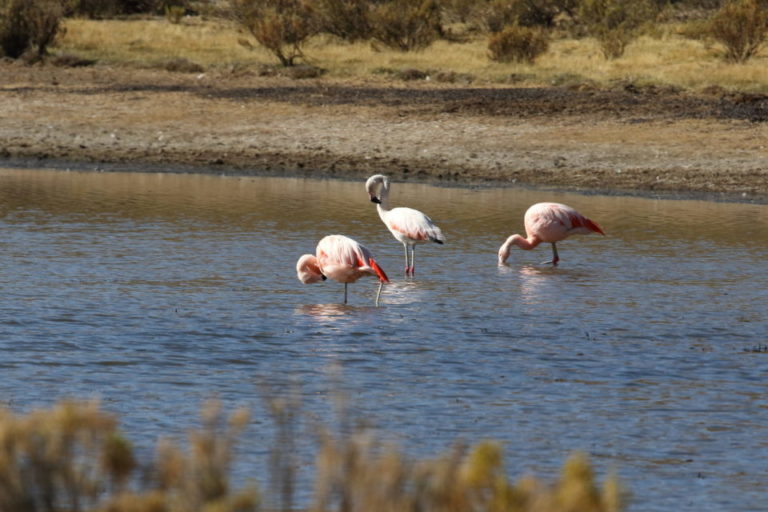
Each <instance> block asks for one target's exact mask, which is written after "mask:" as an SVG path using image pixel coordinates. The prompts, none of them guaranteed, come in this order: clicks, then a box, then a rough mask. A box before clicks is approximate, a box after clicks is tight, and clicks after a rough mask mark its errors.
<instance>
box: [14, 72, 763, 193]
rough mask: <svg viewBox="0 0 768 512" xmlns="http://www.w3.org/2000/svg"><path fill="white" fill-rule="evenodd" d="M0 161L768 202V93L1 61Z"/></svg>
mask: <svg viewBox="0 0 768 512" xmlns="http://www.w3.org/2000/svg"><path fill="white" fill-rule="evenodd" d="M0 76H3V77H4V79H3V80H2V82H0V166H3V167H21V168H31V167H42V168H67V167H76V168H79V169H84V170H88V169H101V170H109V171H118V170H125V171H148V172H185V173H187V172H197V173H208V174H231V175H240V176H244V175H247V176H301V177H314V178H339V179H365V178H366V177H367V176H369V175H371V174H374V173H382V174H388V175H390V176H391V177H392V178H393V179H395V180H398V181H418V182H425V183H432V184H443V185H456V186H522V187H531V188H537V189H552V190H564V191H574V192H578V193H586V194H591V193H600V194H609V195H627V196H639V197H660V198H677V199H706V200H715V201H730V202H747V203H760V204H766V203H768V142H766V141H768V122H765V121H764V119H763V116H765V117H766V118H768V98H765V97H761V96H750V97H746V98H745V97H741V96H738V95H735V96H734V95H725V94H721V93H718V94H716V95H709V96H706V95H693V94H683V93H680V92H678V91H665V90H658V89H653V88H652V89H648V90H644V91H637V90H633V89H628V88H626V87H621V88H618V89H616V90H592V89H581V88H554V87H552V88H524V89H523V88H513V87H491V86H486V87H467V86H461V87H457V86H455V85H452V84H434V83H427V82H418V83H411V82H408V83H392V82H375V81H374V82H370V83H362V84H361V83H344V82H333V81H328V80H323V79H312V80H300V81H297V80H291V79H286V78H275V77H258V76H244V77H242V76H241V77H233V76H230V75H221V76H219V75H207V74H200V75H189V74H180V73H169V72H166V71H161V70H141V69H139V70H135V69H134V70H132V69H126V68H112V67H98V66H97V67H90V68H57V67H54V66H50V65H47V66H21V65H18V64H14V63H7V62H0Z"/></svg>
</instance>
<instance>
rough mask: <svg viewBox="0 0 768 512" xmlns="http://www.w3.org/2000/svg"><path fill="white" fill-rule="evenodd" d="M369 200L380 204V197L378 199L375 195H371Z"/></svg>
mask: <svg viewBox="0 0 768 512" xmlns="http://www.w3.org/2000/svg"><path fill="white" fill-rule="evenodd" d="M371 202H372V203H376V204H381V199H379V198H378V197H376V196H373V197H371Z"/></svg>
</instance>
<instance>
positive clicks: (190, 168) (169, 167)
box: [0, 158, 768, 205]
mask: <svg viewBox="0 0 768 512" xmlns="http://www.w3.org/2000/svg"><path fill="white" fill-rule="evenodd" d="M0 170H31V171H34V170H52V171H62V172H95V173H99V172H106V173H113V172H114V173H168V174H199V175H208V176H221V177H253V178H260V177H264V178H298V179H314V180H342V181H361V180H362V181H364V180H365V179H366V178H368V177H369V176H370V172H373V171H370V172H369V171H366V172H354V173H332V174H330V173H317V172H314V171H311V170H310V171H301V170H294V171H288V170H286V171H276V170H274V171H261V170H258V169H242V168H235V167H227V166H226V165H221V166H219V167H211V166H194V165H183V164H174V163H166V164H141V165H138V166H137V165H136V164H133V163H127V162H89V161H65V160H57V159H44V160H40V159H35V158H24V159H18V158H13V159H2V158H0ZM376 172H379V171H376ZM383 174H387V173H386V172H383ZM387 175H388V176H390V177H393V174H387ZM395 179H397V180H398V181H402V182H412V183H420V184H427V185H432V186H436V187H459V188H520V189H526V190H536V191H552V192H557V193H569V194H580V195H584V196H589V195H602V196H611V197H632V198H641V199H658V200H672V201H710V202H718V203H742V204H758V205H768V197H762V196H760V197H751V196H744V195H743V194H738V193H726V192H720V193H715V192H701V191H685V190H680V191H674V190H659V191H651V190H629V189H626V190H625V189H615V188H605V189H602V188H576V187H571V186H567V185H559V186H558V185H541V184H531V183H510V182H508V181H494V180H482V179H476V178H473V179H468V180H442V179H436V178H434V177H426V178H425V177H420V178H414V177H410V178H409V177H408V176H395Z"/></svg>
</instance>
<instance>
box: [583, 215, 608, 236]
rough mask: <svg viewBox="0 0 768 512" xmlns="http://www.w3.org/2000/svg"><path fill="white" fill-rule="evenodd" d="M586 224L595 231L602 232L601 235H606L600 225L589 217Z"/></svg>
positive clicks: (585, 221)
mask: <svg viewBox="0 0 768 512" xmlns="http://www.w3.org/2000/svg"><path fill="white" fill-rule="evenodd" d="M584 225H585V226H586V227H588V228H589V229H590V230H592V231H594V232H595V233H600V234H601V235H603V236H605V233H603V230H602V229H600V226H598V225H597V224H596V223H594V222H592V221H591V220H589V219H584Z"/></svg>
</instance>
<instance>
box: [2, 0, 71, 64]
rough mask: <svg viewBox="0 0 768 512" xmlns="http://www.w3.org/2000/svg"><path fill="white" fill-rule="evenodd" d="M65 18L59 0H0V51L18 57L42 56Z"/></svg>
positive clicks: (61, 2) (61, 3)
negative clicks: (27, 55) (27, 54)
mask: <svg viewBox="0 0 768 512" xmlns="http://www.w3.org/2000/svg"><path fill="white" fill-rule="evenodd" d="M63 17H64V4H63V1H62V0H0V51H2V53H3V54H4V55H6V56H8V57H11V58H14V59H16V58H19V57H21V56H22V55H24V54H25V53H27V52H29V53H30V54H31V55H32V56H33V57H34V58H38V59H39V58H42V57H43V56H44V55H45V53H46V51H47V48H48V46H49V45H50V44H51V43H53V40H54V39H55V38H56V34H58V32H59V29H60V28H61V20H62V19H63Z"/></svg>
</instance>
